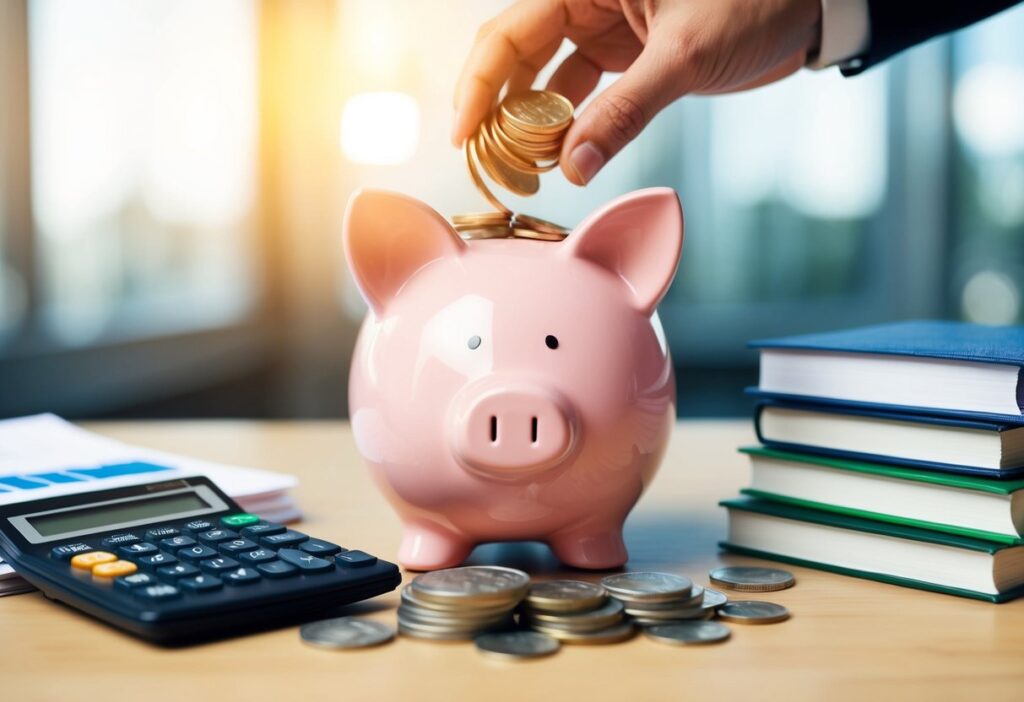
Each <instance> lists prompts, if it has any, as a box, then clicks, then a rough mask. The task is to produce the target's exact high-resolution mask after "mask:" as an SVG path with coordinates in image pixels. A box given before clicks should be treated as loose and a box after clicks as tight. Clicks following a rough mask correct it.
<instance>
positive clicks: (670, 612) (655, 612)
mask: <svg viewBox="0 0 1024 702" xmlns="http://www.w3.org/2000/svg"><path fill="white" fill-rule="evenodd" d="M626 614H628V615H629V616H631V617H636V618H638V619H660V620H662V621H664V620H666V619H703V618H704V614H705V610H704V608H703V607H701V606H700V605H697V606H696V607H680V608H678V609H640V608H633V607H626Z"/></svg>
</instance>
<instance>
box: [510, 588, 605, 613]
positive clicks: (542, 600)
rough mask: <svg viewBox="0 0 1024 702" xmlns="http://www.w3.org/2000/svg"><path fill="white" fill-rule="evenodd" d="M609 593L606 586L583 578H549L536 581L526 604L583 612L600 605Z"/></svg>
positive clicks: (550, 610)
mask: <svg viewBox="0 0 1024 702" xmlns="http://www.w3.org/2000/svg"><path fill="white" fill-rule="evenodd" d="M607 597H608V594H607V593H606V592H605V590H604V588H603V587H601V586H600V585H595V584H594V583H588V582H584V581H582V580H548V581H545V582H540V583H534V584H533V585H531V586H530V590H529V592H527V593H526V604H527V605H529V606H530V607H531V608H533V609H535V610H539V611H543V612H581V611H585V610H588V609H594V608H595V607H600V606H601V605H602V604H603V603H604V601H605V599H606V598H607Z"/></svg>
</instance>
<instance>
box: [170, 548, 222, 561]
mask: <svg viewBox="0 0 1024 702" xmlns="http://www.w3.org/2000/svg"><path fill="white" fill-rule="evenodd" d="M216 555H217V552H216V551H214V550H213V549H212V548H210V547H209V546H203V545H202V544H196V545H195V546H189V547H188V548H183V549H181V550H180V551H178V558H180V559H181V560H183V561H192V562H193V563H195V562H197V561H201V560H203V559H204V558H213V557H214V556H216Z"/></svg>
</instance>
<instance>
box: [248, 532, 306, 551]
mask: <svg viewBox="0 0 1024 702" xmlns="http://www.w3.org/2000/svg"><path fill="white" fill-rule="evenodd" d="M303 541H309V537H308V536H306V535H305V534H303V533H302V532H299V531H292V530H291V529H289V530H288V531H286V532H285V533H283V534H272V535H271V536H264V537H262V538H260V543H262V544H263V545H264V546H270V547H271V548H279V547H282V546H295V545H296V544H301V543H302V542H303Z"/></svg>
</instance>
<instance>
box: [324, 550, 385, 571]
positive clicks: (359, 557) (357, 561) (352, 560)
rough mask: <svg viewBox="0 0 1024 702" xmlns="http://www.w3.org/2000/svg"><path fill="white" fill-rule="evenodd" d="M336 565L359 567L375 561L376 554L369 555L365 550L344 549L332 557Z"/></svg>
mask: <svg viewBox="0 0 1024 702" xmlns="http://www.w3.org/2000/svg"><path fill="white" fill-rule="evenodd" d="M334 560H335V561H337V563H338V565H340V566H343V567H345V568H361V567H363V566H370V565H373V564H374V563H376V562H377V557H376V556H371V555H370V554H368V553H366V552H365V551H345V553H339V554H338V555H337V556H335V557H334Z"/></svg>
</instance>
